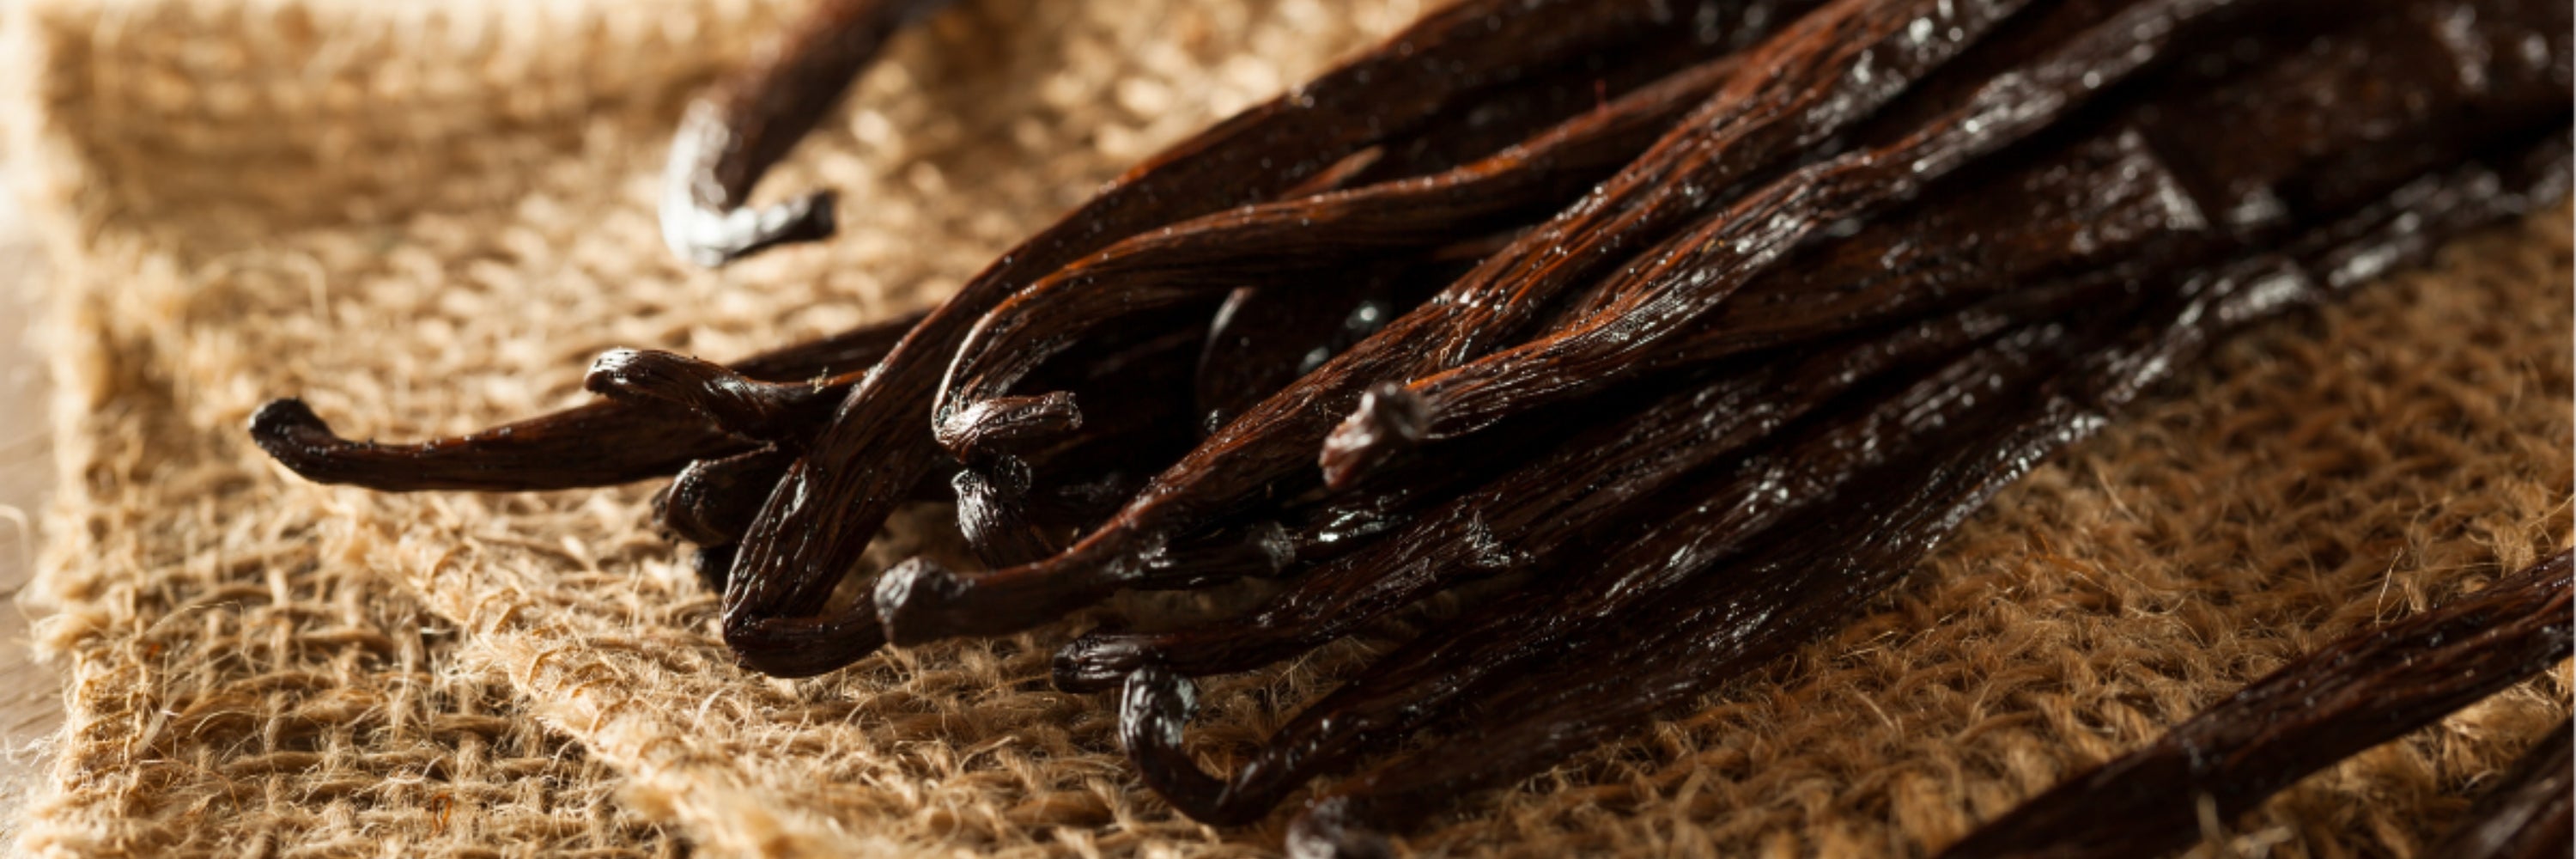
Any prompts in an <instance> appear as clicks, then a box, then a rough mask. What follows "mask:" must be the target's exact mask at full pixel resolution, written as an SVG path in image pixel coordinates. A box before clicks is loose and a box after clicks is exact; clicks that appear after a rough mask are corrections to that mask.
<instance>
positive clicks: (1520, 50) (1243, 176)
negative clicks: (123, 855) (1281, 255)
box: [722, 0, 1724, 674]
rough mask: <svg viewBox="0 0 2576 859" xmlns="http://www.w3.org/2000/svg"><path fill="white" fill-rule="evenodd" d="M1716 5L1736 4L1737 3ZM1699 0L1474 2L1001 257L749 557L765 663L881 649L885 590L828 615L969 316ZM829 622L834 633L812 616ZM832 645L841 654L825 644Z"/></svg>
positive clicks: (804, 479) (948, 310)
mask: <svg viewBox="0 0 2576 859" xmlns="http://www.w3.org/2000/svg"><path fill="white" fill-rule="evenodd" d="M1712 5H1716V6H1723V5H1724V4H1722V3H1712ZM1698 8H1699V4H1672V3H1667V2H1657V0H1609V2H1577V0H1542V2H1526V0H1465V2H1461V3H1459V4H1457V5H1454V6H1450V7H1446V8H1443V9H1441V10H1439V11H1436V12H1434V13H1432V14H1431V15H1430V16H1429V17H1428V18H1426V19H1425V20H1423V21H1421V22H1418V23H1416V24H1415V25H1413V26H1412V27H1410V28H1408V29H1407V30H1405V31H1404V32H1402V33H1399V34H1397V35H1396V36H1395V37H1393V38H1392V39H1391V40H1390V41H1389V42H1388V44H1387V45H1386V46H1382V47H1380V48H1379V49H1378V50H1376V51H1373V52H1370V53H1368V54H1364V55H1362V56H1361V57H1359V58H1357V59H1355V60H1352V61H1350V62H1348V63H1345V64H1344V65H1342V66H1341V67H1339V68H1337V69H1335V70H1333V71H1331V72H1328V73H1326V74H1325V75H1324V76H1322V77H1320V78H1318V79H1316V80H1315V81H1312V82H1310V83H1308V84H1307V85H1306V86H1303V87H1300V88H1299V89H1298V90H1297V91H1296V92H1294V93H1292V94H1290V95H1287V96H1283V97H1281V98H1279V99H1277V100H1274V101H1271V102H1269V103H1266V104H1263V105H1260V106H1256V107H1254V108H1252V109H1251V110H1248V111H1245V112H1244V113H1242V114H1240V115H1238V116H1236V117H1235V118H1233V119H1231V120H1228V121H1226V122H1224V123H1221V124H1219V125H1218V126H1217V127H1215V128H1213V129H1210V130H1208V131H1206V132H1203V133H1201V134H1200V135H1199V136H1198V137H1196V138H1193V139H1191V140H1189V141H1185V142H1183V143H1181V144H1180V145H1178V146H1175V147H1173V148H1172V149H1169V150H1166V151H1165V153H1164V154H1163V155H1161V156H1158V157H1156V158H1155V159H1153V160H1150V161H1148V162H1147V163H1145V164H1144V165H1141V166H1139V167H1138V168H1136V169H1135V170H1133V171H1130V172H1129V173H1128V174H1127V175H1126V176H1125V177H1122V178H1121V179H1119V180H1118V181H1117V182H1115V183H1112V184H1111V186H1110V187H1109V188H1108V189H1106V190H1104V191H1102V192H1101V193H1100V195H1099V196H1097V197H1095V198H1093V199H1092V201H1091V202H1089V203H1087V204H1085V205H1084V206H1083V207H1081V208H1080V209H1079V210H1077V211H1075V212H1074V213H1072V214H1071V215H1068V216H1067V217H1066V218H1065V219H1064V220H1062V221H1060V222H1058V224H1057V225H1056V226H1053V227H1050V228H1048V229H1046V230H1045V231H1042V232H1040V233H1039V234H1038V235H1037V236H1035V237H1032V238H1031V239H1029V240H1028V241H1026V242H1024V243H1022V244H1021V245H1020V246H1019V247H1018V248H1016V249H1014V250H1012V251H1011V252H1009V253H1006V254H1005V255H1003V257H1002V258H1001V259H1000V260H999V261H998V262H997V263H996V264H995V265H994V266H993V267H991V268H988V269H986V270H985V271H984V272H983V273H982V274H979V275H977V276H976V277H975V278H973V279H972V280H970V281H969V282H968V283H967V284H966V285H965V286H964V287H962V288H960V289H959V291H958V292H957V294H956V295H954V296H952V297H951V298H950V299H949V300H948V302H947V303H946V304H944V305H942V306H941V307H940V308H939V309H938V310H936V311H934V312H933V313H932V314H931V316H930V317H929V318H927V319H925V320H923V322H922V324H921V326H920V327H918V328H916V329H915V330H914V332H913V335H912V336H910V337H908V338H906V339H905V342H904V343H903V345H901V346H899V347H897V348H896V349H895V351H894V353H893V354H891V355H889V356H887V358H886V360H885V362H884V366H883V368H882V369H881V370H880V371H879V372H877V373H875V374H873V375H871V376H870V377H869V378H868V380H867V381H866V382H865V383H863V384H861V385H860V386H859V387H858V388H857V389H855V390H853V391H852V392H851V393H850V397H849V399H848V400H846V401H844V402H843V403H842V406H841V409H840V411H839V413H838V415H837V417H836V418H835V420H834V422H833V424H832V425H831V427H830V428H828V429H827V430H826V431H825V432H824V433H823V435H822V436H821V437H820V438H819V439H818V440H817V441H816V443H815V444H814V446H813V447H812V448H811V449H809V451H808V452H807V455H806V457H805V458H804V459H802V460H800V461H798V463H797V464H796V465H795V466H792V467H790V468H789V469H788V473H787V476H786V477H785V478H784V479H783V480H781V481H780V484H779V489H778V490H777V491H776V492H774V493H773V494H772V495H771V503H770V504H769V505H768V506H767V507H766V508H764V509H763V511H762V514H761V516H760V517H759V518H758V519H757V520H755V521H754V523H753V526H752V530H751V532H750V533H748V534H746V535H745V536H744V538H743V541H742V548H741V550H740V552H739V553H738V554H737V555H736V557H735V562H734V563H735V567H736V569H735V571H734V574H733V575H732V576H731V577H730V578H729V587H728V589H727V591H726V594H725V600H724V605H725V609H724V615H725V620H724V622H723V627H722V628H723V632H724V636H725V641H726V643H727V644H728V645H729V646H731V647H732V648H733V650H734V652H735V656H736V658H737V660H738V661H739V662H740V663H742V664H743V665H745V666H747V667H750V668H753V669H755V670H759V671H763V672H768V673H773V674H783V673H800V672H801V673H811V672H813V671H816V670H828V668H829V667H832V666H837V665H842V664H847V663H848V662H850V661H852V660H855V659H858V658H859V657H861V656H864V655H866V654H867V653H868V652H870V651H872V650H874V649H875V648H876V647H877V646H879V644H880V642H881V638H882V636H881V635H857V634H854V633H851V634H844V632H843V631H846V630H854V629H857V628H859V627H861V626H868V625H873V624H872V621H873V620H874V616H875V610H874V609H875V606H876V603H877V602H878V601H873V600H872V601H863V602H862V604H861V605H860V606H858V607H856V608H854V609H852V610H850V611H848V612H844V613H842V614H839V615H836V616H834V617H831V618H818V617H814V615H815V613H817V612H820V611H822V610H823V608H824V606H823V602H824V600H825V598H827V597H828V596H829V595H830V594H831V592H832V590H833V588H834V587H836V586H837V585H838V584H839V582H840V580H841V579H842V578H843V576H844V575H845V574H846V573H847V572H848V571H849V570H851V569H853V568H854V567H855V565H856V563H857V561H858V559H859V556H860V554H861V553H862V552H864V551H865V549H866V547H867V543H868V541H869V540H870V539H871V538H872V537H873V536H874V534H875V532H876V531H877V529H878V528H879V527H880V526H882V524H883V523H884V521H885V517H886V516H887V515H888V514H889V513H890V512H891V511H892V509H893V507H894V505H895V504H897V503H899V502H900V501H901V498H902V495H903V494H904V492H905V490H907V489H909V488H910V487H911V486H912V485H913V484H914V483H915V482H916V481H917V479H918V478H919V476H920V471H921V469H924V468H926V467H927V465H926V463H929V462H932V461H935V460H936V459H937V458H938V456H939V454H940V448H939V445H938V442H937V441H936V440H935V439H934V438H932V436H931V433H930V431H929V430H930V428H929V427H927V426H925V425H924V424H923V423H922V419H923V418H924V416H927V415H929V414H930V406H931V401H932V399H933V397H934V396H935V394H936V392H937V388H938V385H939V381H940V380H939V376H940V373H941V372H942V371H944V370H945V369H946V368H947V366H948V363H949V359H950V358H951V356H952V355H953V354H954V352H955V350H956V347H957V345H958V343H959V342H960V341H961V340H962V339H963V337H964V336H965V334H966V332H967V330H968V328H969V327H971V326H972V325H974V324H975V323H976V321H977V320H978V319H980V318H981V317H982V316H983V314H984V313H986V312H988V311H990V310H991V309H992V308H993V307H994V306H996V305H998V304H1000V303H1001V302H1002V301H1003V300H1005V299H1007V298H1009V297H1010V296H1011V295H1012V294H1014V293H1016V292H1018V291H1019V289H1020V288H1021V287H1022V286H1024V285H1026V284H1027V283H1029V282H1031V281H1033V280H1035V279H1037V278H1039V277H1043V276H1044V275H1045V274H1046V273H1048V272H1050V271H1053V270H1055V269H1056V268H1059V267H1061V266H1063V265H1064V264H1066V263H1069V262H1072V261H1073V260H1076V259H1080V258H1082V257H1084V256H1088V255H1090V254H1091V253H1093V252H1096V251H1098V250H1100V249H1101V248H1103V247H1106V246H1108V245H1110V244H1114V243H1116V242H1117V241H1120V240H1123V239H1125V238H1127V237H1129V236H1132V235H1135V234H1137V233H1141V232H1144V231H1146V230H1150V229H1154V228H1156V227H1160V226H1163V225H1167V224H1171V223H1174V222H1177V221H1182V220H1186V219H1189V218H1192V217H1197V216H1199V215H1203V214H1207V213H1209V212H1213V211H1218V210H1222V209H1226V208H1230V207H1233V206H1238V205H1243V204H1247V203H1257V202H1262V201H1265V200H1267V199H1269V198H1271V197H1272V196H1274V195H1276V194H1277V193H1278V192H1280V191H1281V190H1284V189H1286V188H1290V187H1294V186H1295V185H1296V184H1297V183H1298V182H1300V181H1302V180H1304V179H1305V178H1307V177H1308V176H1310V175H1312V174H1313V173H1315V172H1318V171H1321V170H1324V169H1327V168H1329V167H1330V166H1331V165H1332V164H1334V163H1335V162H1337V161H1339V160H1340V159H1341V158H1342V157H1344V156H1346V155H1348V154H1349V153H1351V152H1353V151H1356V150H1358V149H1360V148H1363V147H1366V146H1369V145H1373V144H1375V143H1377V142H1380V141H1382V140H1384V139H1387V138H1389V137H1391V136H1395V135H1401V134H1403V133H1405V132H1406V131H1408V130H1409V129H1410V128H1412V127H1414V126H1416V125H1417V124H1418V123H1420V122H1423V121H1427V120H1429V119H1430V118H1432V117H1435V116H1437V115H1439V114H1440V112H1441V111H1442V110H1444V109H1446V108H1448V107H1450V106H1452V105H1453V104H1455V103H1457V102H1459V101H1460V100H1462V99H1464V98H1467V97H1469V96H1470V95H1471V94H1473V93H1474V92H1477V91H1479V90H1481V89H1483V88H1486V87H1488V86H1491V85H1493V84H1494V83H1496V82H1497V81H1503V80H1509V79H1511V78H1513V77H1515V76H1518V75H1521V74H1526V73H1529V72H1530V71H1532V70H1533V69H1535V68H1539V67H1542V66H1545V65H1551V64H1554V63H1558V62H1563V61H1565V60H1566V59H1568V58H1570V57H1576V56H1581V55H1583V54H1586V53H1589V52H1592V51H1597V50H1605V49H1615V47H1616V46H1617V45H1619V44H1622V43H1624V42H1628V41H1632V40H1634V39H1636V38H1639V37H1640V36H1641V35H1642V34H1645V33H1650V32H1655V31H1657V30H1658V28H1662V27H1669V26H1670V25H1671V22H1672V21H1673V20H1674V17H1673V16H1682V17H1683V19H1685V20H1686V19H1687V16H1688V15H1690V14H1693V13H1695V12H1696V10H1697V9H1698ZM824 627H828V628H829V629H830V630H832V632H831V633H830V634H829V635H825V636H818V635H816V634H814V633H813V632H812V629H809V628H814V629H819V628H824ZM818 648H821V649H824V650H827V651H828V653H823V652H821V651H818Z"/></svg>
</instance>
